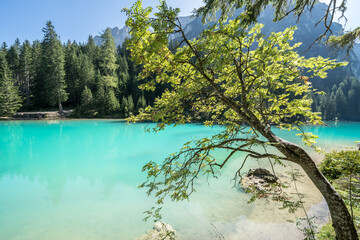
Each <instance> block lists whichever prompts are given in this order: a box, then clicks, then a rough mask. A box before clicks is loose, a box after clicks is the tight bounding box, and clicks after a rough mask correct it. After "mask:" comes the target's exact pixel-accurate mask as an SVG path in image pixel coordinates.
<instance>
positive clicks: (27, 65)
mask: <svg viewBox="0 0 360 240" xmlns="http://www.w3.org/2000/svg"><path fill="white" fill-rule="evenodd" d="M31 63H32V54H31V44H30V42H29V41H28V40H26V41H25V42H24V43H23V45H22V46H21V49H20V59H19V74H20V76H19V79H20V87H21V90H22V91H23V92H24V93H25V99H26V105H27V106H29V105H30V95H31V94H30V86H31V85H32V81H33V76H32V72H31Z"/></svg>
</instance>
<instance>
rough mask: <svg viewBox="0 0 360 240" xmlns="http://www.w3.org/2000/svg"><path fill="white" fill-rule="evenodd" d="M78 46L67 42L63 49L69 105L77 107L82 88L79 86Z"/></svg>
mask: <svg viewBox="0 0 360 240" xmlns="http://www.w3.org/2000/svg"><path fill="white" fill-rule="evenodd" d="M78 52H79V49H78V46H77V45H76V43H71V42H70V41H68V43H67V45H66V48H65V81H66V86H67V89H68V93H69V103H70V104H72V105H77V104H79V102H80V94H81V90H82V89H83V87H82V86H81V84H80V61H79V58H78Z"/></svg>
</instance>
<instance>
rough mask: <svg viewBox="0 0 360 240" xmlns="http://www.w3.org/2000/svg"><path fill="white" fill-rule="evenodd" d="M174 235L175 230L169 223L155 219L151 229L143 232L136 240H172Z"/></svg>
mask: <svg viewBox="0 0 360 240" xmlns="http://www.w3.org/2000/svg"><path fill="white" fill-rule="evenodd" d="M175 235H176V231H175V229H174V228H173V227H172V226H171V225H170V224H167V223H164V222H160V221H157V222H156V223H155V226H154V228H153V230H151V231H149V232H148V233H147V234H144V235H143V236H141V237H140V238H138V240H159V239H161V240H173V239H175Z"/></svg>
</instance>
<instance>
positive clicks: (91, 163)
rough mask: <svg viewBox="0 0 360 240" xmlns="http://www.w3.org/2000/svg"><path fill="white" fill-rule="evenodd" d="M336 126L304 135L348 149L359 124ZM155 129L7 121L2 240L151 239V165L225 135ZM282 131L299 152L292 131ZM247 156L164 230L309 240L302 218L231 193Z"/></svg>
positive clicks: (312, 207) (3, 125) (2, 151)
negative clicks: (147, 183) (147, 169)
mask: <svg viewBox="0 0 360 240" xmlns="http://www.w3.org/2000/svg"><path fill="white" fill-rule="evenodd" d="M328 125H329V126H327V127H306V128H307V130H309V131H312V132H313V133H315V134H318V135H319V136H320V139H319V141H318V142H319V145H320V146H321V147H323V148H327V149H330V148H335V149H343V148H346V147H348V146H354V141H356V140H359V138H360V124H359V123H343V122H339V123H337V124H335V123H328ZM149 126H151V125H149V124H130V125H129V124H125V123H124V122H121V121H114V120H73V121H9V122H0V239H9V240H10V239H11V240H13V239H19V240H20V239H34V240H35V239H36V240H40V239H54V240H56V239H101V240H102V239H136V238H137V237H140V236H141V235H142V234H144V233H146V232H147V231H148V230H149V229H151V228H152V226H153V223H152V222H151V221H149V222H143V221H142V219H143V218H144V214H143V211H145V210H147V209H149V208H150V207H151V206H153V203H154V201H155V200H154V198H151V197H150V198H149V197H147V196H146V194H145V191H144V190H143V189H138V188H137V186H138V185H139V184H141V183H142V181H143V180H144V178H145V175H144V174H143V173H141V168H142V166H143V165H144V163H146V162H148V161H150V160H158V161H159V160H161V159H163V158H165V157H166V156H168V154H170V153H172V152H175V151H176V150H177V149H178V148H179V147H181V146H182V144H183V143H185V142H187V141H188V140H191V139H193V138H200V137H205V136H210V135H211V134H214V133H217V132H219V131H220V130H221V128H220V127H212V128H206V127H204V126H201V125H196V124H190V125H186V126H179V127H176V128H172V127H170V128H168V129H167V130H166V131H163V132H160V133H157V134H153V133H151V134H149V133H146V132H144V130H145V128H146V127H149ZM276 132H277V133H279V134H280V135H281V136H283V137H284V138H286V139H288V140H292V141H297V142H298V143H300V141H299V140H298V139H296V137H294V133H292V132H287V131H279V130H276ZM295 139H296V140H295ZM215 154H216V156H217V157H221V156H222V154H223V153H221V152H217V153H215ZM313 156H315V157H318V156H317V155H316V154H313ZM242 157H243V156H242V155H237V156H235V158H233V160H232V161H231V163H230V164H229V166H228V167H227V168H226V169H225V170H224V171H223V173H222V175H221V177H220V178H219V179H217V180H213V179H210V180H209V183H208V182H207V181H206V180H205V179H200V180H198V181H197V182H196V187H197V192H196V193H195V194H193V195H192V196H191V199H190V202H180V203H171V202H169V203H167V204H166V205H165V207H164V211H163V215H164V216H163V217H164V221H166V222H168V223H170V224H171V225H172V226H173V227H174V228H175V229H176V230H177V231H178V236H179V238H180V239H216V235H217V234H219V233H220V234H222V235H223V236H224V237H225V238H226V239H283V237H284V234H291V236H292V239H301V234H300V233H299V232H298V231H297V229H296V227H295V225H294V224H292V223H288V222H287V220H294V219H296V217H300V216H301V213H297V214H296V215H290V214H288V213H287V212H286V211H280V210H277V208H278V207H279V206H278V205H276V204H273V203H271V204H266V203H265V201H263V200H260V201H256V202H255V203H251V204H247V203H246V202H247V200H248V199H249V196H248V195H246V194H244V193H243V192H241V191H240V190H238V189H236V188H233V182H231V179H232V178H233V175H234V169H237V168H238V167H239V166H240V164H241V160H242ZM256 166H258V163H257V162H253V163H249V164H248V165H247V166H246V168H247V169H248V168H250V167H256ZM279 172H280V175H281V174H282V173H284V172H285V170H281V169H280V170H279ZM303 182H304V183H303V184H301V185H300V186H299V190H300V191H302V192H306V193H307V194H308V197H307V199H306V201H307V202H308V203H307V205H306V207H307V209H308V210H309V212H311V213H312V214H316V215H318V216H319V218H320V219H323V218H326V217H327V215H328V212H327V209H326V204H324V202H323V200H322V197H321V196H320V194H319V192H318V191H317V190H316V189H315V187H314V186H313V185H312V183H310V182H309V180H308V179H307V178H304V180H303ZM209 184H210V185H209ZM289 236H290V235H289Z"/></svg>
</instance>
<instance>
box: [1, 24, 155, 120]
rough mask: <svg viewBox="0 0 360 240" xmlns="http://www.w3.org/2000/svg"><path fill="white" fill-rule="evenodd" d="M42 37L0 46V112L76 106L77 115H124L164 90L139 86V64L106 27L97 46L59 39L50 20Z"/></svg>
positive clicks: (90, 43) (90, 39) (59, 108)
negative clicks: (135, 64)
mask: <svg viewBox="0 0 360 240" xmlns="http://www.w3.org/2000/svg"><path fill="white" fill-rule="evenodd" d="M43 32H44V38H43V39H42V41H34V42H33V43H30V42H29V41H27V40H26V41H24V42H23V43H20V41H19V40H18V39H17V40H16V41H15V43H14V44H13V45H11V46H10V47H9V46H7V45H6V43H3V44H2V46H1V51H0V106H1V107H0V108H1V109H0V115H3V116H9V115H11V114H13V113H15V112H16V111H40V110H59V111H62V110H63V108H65V109H74V110H75V115H76V116H77V117H104V116H112V117H126V116H129V115H130V114H132V113H136V112H137V111H138V109H139V108H143V107H145V106H146V105H147V104H148V103H151V102H153V101H154V99H155V97H156V96H157V94H159V93H161V92H162V89H161V88H160V87H159V90H158V91H156V92H143V91H141V90H139V89H138V85H139V82H138V81H137V75H138V71H139V69H138V68H136V67H135V66H134V64H133V63H132V62H131V61H130V60H129V51H127V50H126V47H125V45H126V43H125V44H123V46H118V47H116V46H115V42H114V39H113V37H112V35H111V32H110V29H106V30H105V31H104V32H103V34H102V36H101V37H102V39H103V43H102V45H101V46H97V45H96V44H95V42H94V39H93V37H92V36H89V38H88V42H87V43H86V44H79V43H77V42H75V41H74V42H71V41H68V42H67V43H66V44H62V43H61V42H60V40H59V36H58V35H57V34H56V31H55V29H54V26H53V25H52V23H51V22H50V21H49V22H47V23H46V26H45V27H44V28H43Z"/></svg>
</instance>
